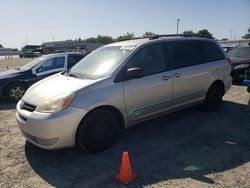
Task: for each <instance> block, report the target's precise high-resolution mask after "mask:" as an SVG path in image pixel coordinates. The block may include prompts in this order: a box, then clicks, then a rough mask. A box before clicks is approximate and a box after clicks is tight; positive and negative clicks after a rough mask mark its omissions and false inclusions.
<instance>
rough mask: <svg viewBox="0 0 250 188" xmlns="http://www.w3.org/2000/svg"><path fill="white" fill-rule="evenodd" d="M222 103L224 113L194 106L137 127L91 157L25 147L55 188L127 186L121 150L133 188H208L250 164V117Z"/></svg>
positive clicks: (235, 105) (237, 107)
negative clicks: (196, 184)
mask: <svg viewBox="0 0 250 188" xmlns="http://www.w3.org/2000/svg"><path fill="white" fill-rule="evenodd" d="M244 108H245V105H242V104H238V103H233V102H229V101H223V104H222V106H221V109H220V110H219V111H216V112H205V111H203V110H201V109H200V107H192V108H188V109H185V110H181V111H179V112H176V113H172V114H168V115H165V116H162V117H159V118H155V119H153V120H150V121H147V122H144V123H141V124H138V125H135V126H133V127H131V128H130V129H128V130H126V131H124V133H122V134H121V136H120V138H119V140H118V141H117V142H116V144H115V145H114V146H112V147H111V148H110V149H108V150H106V151H104V152H102V153H98V154H90V153H87V152H83V151H80V150H79V149H77V148H70V149H62V150H55V151H46V150H43V149H39V148H37V147H35V146H33V145H32V144H29V143H28V142H26V145H25V153H26V157H27V160H28V162H29V164H30V166H31V167H32V168H33V169H34V171H35V172H36V173H37V174H38V175H39V176H40V177H41V178H43V179H44V180H45V181H46V182H48V183H49V184H51V185H52V186H55V187H69V186H70V187H101V186H102V187H103V186H105V187H124V185H122V184H120V183H118V182H116V181H115V179H114V177H115V175H116V174H117V173H118V171H119V168H120V163H121V156H122V152H123V151H128V152H129V155H130V159H131V162H132V166H133V169H134V171H135V172H136V173H137V174H138V179H136V180H135V181H134V182H133V183H131V184H130V185H129V187H142V186H144V185H150V184H153V183H157V182H160V181H165V180H172V179H179V178H192V179H195V180H198V181H200V182H203V183H206V184H214V183H215V181H214V180H213V179H211V178H209V177H207V176H206V175H207V174H210V173H215V172H223V171H225V170H229V169H232V168H235V167H238V166H240V165H242V164H244V163H246V162H248V161H249V160H250V126H249V122H250V115H249V114H250V112H248V111H245V110H244Z"/></svg>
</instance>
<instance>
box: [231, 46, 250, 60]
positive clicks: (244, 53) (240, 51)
mask: <svg viewBox="0 0 250 188" xmlns="http://www.w3.org/2000/svg"><path fill="white" fill-rule="evenodd" d="M227 54H228V55H229V57H241V58H250V48H234V49H232V50H231V51H230V52H228V53H227Z"/></svg>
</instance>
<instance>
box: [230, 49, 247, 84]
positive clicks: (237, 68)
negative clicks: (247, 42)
mask: <svg viewBox="0 0 250 188" xmlns="http://www.w3.org/2000/svg"><path fill="white" fill-rule="evenodd" d="M227 54H228V56H229V57H230V59H231V63H232V73H231V74H232V77H233V80H234V81H237V82H239V81H240V82H241V81H242V80H244V79H249V78H250V46H244V47H236V48H234V49H232V50H231V51H230V52H228V53H227Z"/></svg>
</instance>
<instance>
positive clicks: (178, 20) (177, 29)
mask: <svg viewBox="0 0 250 188" xmlns="http://www.w3.org/2000/svg"><path fill="white" fill-rule="evenodd" d="M179 21H181V19H177V35H178V33H179Z"/></svg>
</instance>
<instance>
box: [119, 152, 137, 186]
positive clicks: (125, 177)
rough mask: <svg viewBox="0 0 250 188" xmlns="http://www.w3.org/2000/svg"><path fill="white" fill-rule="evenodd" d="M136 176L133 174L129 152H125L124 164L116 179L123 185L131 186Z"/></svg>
mask: <svg viewBox="0 0 250 188" xmlns="http://www.w3.org/2000/svg"><path fill="white" fill-rule="evenodd" d="M136 177H137V176H136V174H135V173H133V171H132V167H131V164H130V160H129V156H128V152H127V151H125V152H123V156H122V164H121V169H120V172H119V174H118V175H117V176H116V177H115V179H116V180H117V181H119V182H121V183H124V184H126V185H127V184H129V183H130V182H132V181H134V180H135V179H136Z"/></svg>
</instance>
